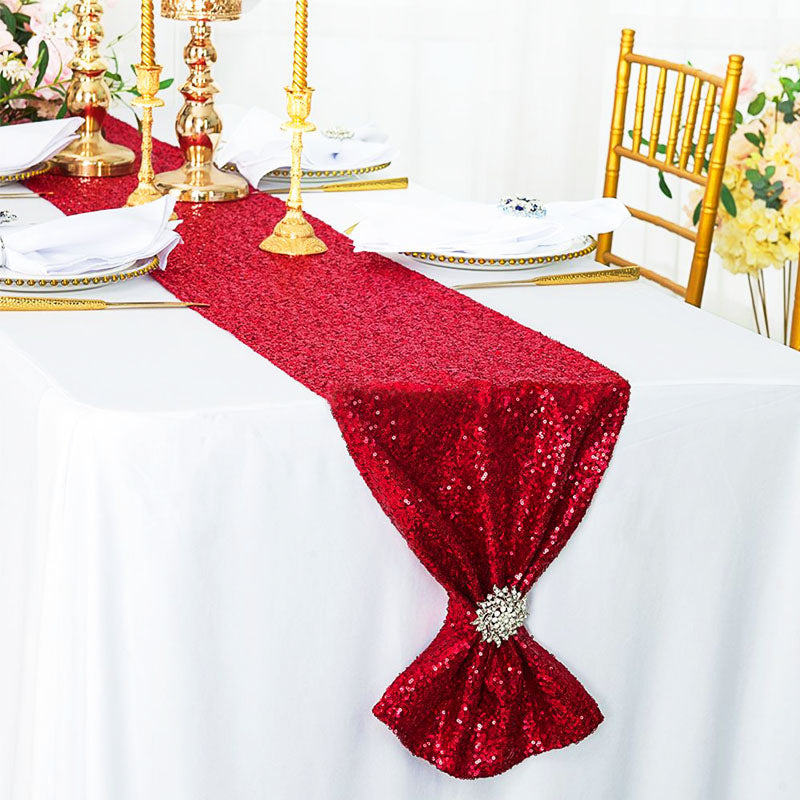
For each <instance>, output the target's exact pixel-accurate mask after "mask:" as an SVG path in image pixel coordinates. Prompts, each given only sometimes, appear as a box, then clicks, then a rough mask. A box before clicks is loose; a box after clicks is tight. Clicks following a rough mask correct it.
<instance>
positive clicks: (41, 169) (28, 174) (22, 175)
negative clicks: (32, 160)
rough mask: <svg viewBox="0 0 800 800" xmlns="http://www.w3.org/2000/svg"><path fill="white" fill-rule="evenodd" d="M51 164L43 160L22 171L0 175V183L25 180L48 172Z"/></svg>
mask: <svg viewBox="0 0 800 800" xmlns="http://www.w3.org/2000/svg"><path fill="white" fill-rule="evenodd" d="M52 166H53V165H52V164H51V163H50V162H49V161H43V162H42V163H41V164H36V165H35V166H33V167H29V168H28V169H26V170H23V171H22V172H15V173H14V174H13V175H0V183H13V182H14V181H26V180H28V178H35V177H36V176H37V175H44V173H45V172H50V169H51V167H52Z"/></svg>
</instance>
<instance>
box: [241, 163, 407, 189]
mask: <svg viewBox="0 0 800 800" xmlns="http://www.w3.org/2000/svg"><path fill="white" fill-rule="evenodd" d="M391 165H392V162H391V161H384V162H382V163H380V164H372V165H370V166H366V167H357V168H356V169H323V170H314V169H311V170H303V179H302V181H301V184H300V185H301V186H302V187H303V188H309V189H310V188H314V187H316V186H324V185H325V184H326V183H346V182H348V181H358V180H363V179H364V176H365V175H366V176H368V175H372V174H373V173H375V172H380V171H381V170H382V169H386V168H387V167H390V166H391ZM226 169H232V170H235V167H232V166H230V165H229V166H228V167H226ZM289 179H290V171H289V169H288V168H281V169H274V170H272V172H268V173H267V174H266V175H265V176H264V177H263V178H262V179H261V181H260V182H259V184H258V189H259V191H261V192H268V191H274V190H276V189H288V188H289Z"/></svg>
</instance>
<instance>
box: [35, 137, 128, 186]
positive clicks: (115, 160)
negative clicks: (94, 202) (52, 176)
mask: <svg viewBox="0 0 800 800" xmlns="http://www.w3.org/2000/svg"><path fill="white" fill-rule="evenodd" d="M134 158H135V156H134V153H133V150H129V149H128V148H127V147H123V146H122V145H119V144H112V143H111V142H107V141H106V140H105V139H104V138H103V135H102V133H101V132H100V131H94V132H92V133H89V134H84V135H82V136H81V138H80V139H76V140H75V141H74V142H72V143H71V144H69V145H67V147H65V148H64V149H63V150H62V151H61V152H60V153H58V155H55V156H53V158H52V159H50V161H51V163H52V164H53V172H57V173H59V174H61V175H70V176H72V177H79V178H115V177H118V176H120V175H130V174H131V173H132V172H133V171H134Z"/></svg>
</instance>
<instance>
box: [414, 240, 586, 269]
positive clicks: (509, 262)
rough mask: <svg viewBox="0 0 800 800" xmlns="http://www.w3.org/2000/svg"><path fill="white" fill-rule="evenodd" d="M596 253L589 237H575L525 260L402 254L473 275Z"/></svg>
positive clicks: (535, 267) (510, 257) (529, 267)
mask: <svg viewBox="0 0 800 800" xmlns="http://www.w3.org/2000/svg"><path fill="white" fill-rule="evenodd" d="M596 249H597V242H596V241H595V239H594V237H593V236H578V237H577V238H575V239H573V240H572V241H570V242H567V243H566V244H561V245H554V246H553V247H537V248H536V250H535V252H533V253H531V255H529V256H509V257H503V256H498V257H497V258H476V257H473V256H459V255H453V254H449V253H448V254H440V253H403V255H404V256H410V257H411V258H413V259H414V260H415V261H421V262H423V263H425V264H431V263H433V264H435V265H436V266H437V267H448V268H449V269H469V270H474V271H476V272H502V271H503V270H523V269H540V268H541V267H546V266H548V265H549V264H557V263H559V262H561V261H572V260H573V259H576V258H583V257H584V256H588V255H589V254H590V253H593V252H594V251H595V250H596Z"/></svg>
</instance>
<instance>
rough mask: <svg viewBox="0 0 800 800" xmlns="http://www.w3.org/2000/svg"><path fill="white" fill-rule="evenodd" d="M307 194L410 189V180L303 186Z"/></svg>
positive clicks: (278, 191)
mask: <svg viewBox="0 0 800 800" xmlns="http://www.w3.org/2000/svg"><path fill="white" fill-rule="evenodd" d="M301 188H302V190H303V193H304V194H305V192H375V191H380V190H387V189H408V178H379V179H377V180H373V181H345V182H344V183H323V184H320V185H319V186H303V187H301ZM263 194H289V189H288V188H287V189H264V191H263Z"/></svg>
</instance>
